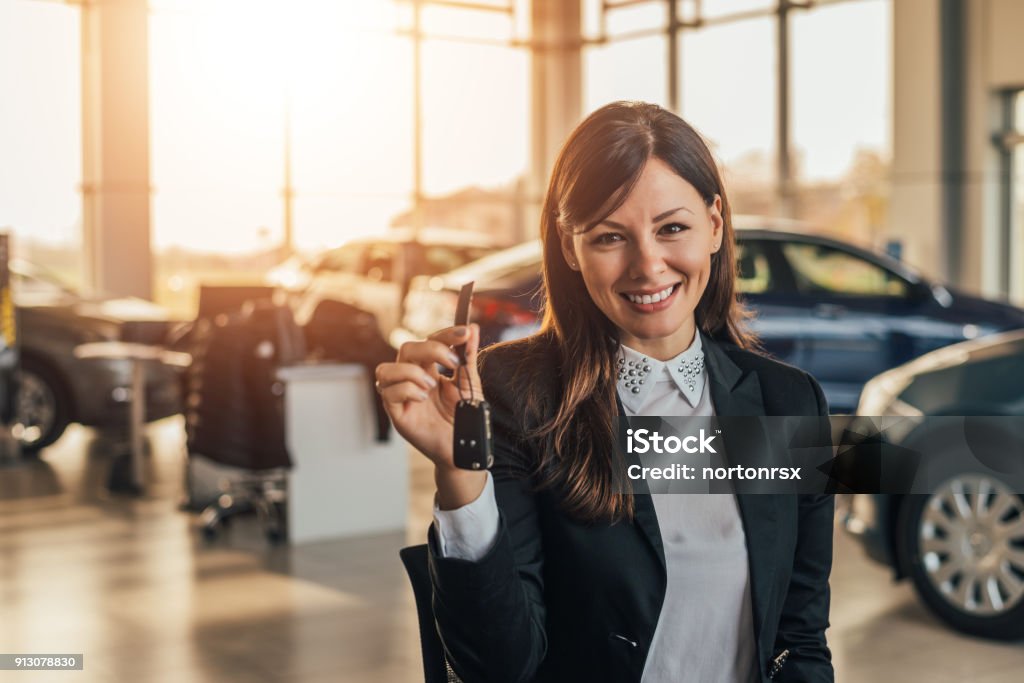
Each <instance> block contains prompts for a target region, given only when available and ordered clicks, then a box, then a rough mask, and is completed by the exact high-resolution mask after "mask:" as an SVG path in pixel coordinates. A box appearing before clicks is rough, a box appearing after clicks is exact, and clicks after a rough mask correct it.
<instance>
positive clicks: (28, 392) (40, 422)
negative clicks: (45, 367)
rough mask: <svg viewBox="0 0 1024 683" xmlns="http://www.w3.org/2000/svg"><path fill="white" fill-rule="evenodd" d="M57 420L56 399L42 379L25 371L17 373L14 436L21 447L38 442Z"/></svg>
mask: <svg viewBox="0 0 1024 683" xmlns="http://www.w3.org/2000/svg"><path fill="white" fill-rule="evenodd" d="M56 419H57V397H56V396H55V395H54V393H53V390H52V389H51V388H50V386H49V385H48V384H47V383H46V382H44V381H43V378H42V377H40V376H39V375H36V374H34V373H32V372H28V371H27V370H20V371H19V372H18V396H17V411H16V413H15V416H14V430H13V431H14V435H15V437H17V438H18V440H20V441H21V443H22V444H23V445H26V446H31V445H32V444H34V443H36V442H38V441H40V440H41V439H42V438H43V437H44V436H46V434H47V433H49V431H50V430H51V429H53V423H54V421H55V420H56Z"/></svg>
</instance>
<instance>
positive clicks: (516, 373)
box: [477, 332, 561, 412]
mask: <svg viewBox="0 0 1024 683" xmlns="http://www.w3.org/2000/svg"><path fill="white" fill-rule="evenodd" d="M560 358H561V352H560V349H559V347H558V342H557V340H556V339H555V338H554V335H553V334H551V333H549V332H538V333H536V334H533V335H530V336H529V337H526V338H524V339H517V340H515V341H509V342H501V343H499V344H495V345H493V346H489V347H487V348H486V349H484V350H482V351H481V352H480V355H479V357H478V359H477V369H478V370H479V372H480V381H481V382H482V384H483V390H484V395H485V397H486V398H487V400H488V402H490V403H491V404H492V405H496V406H502V405H505V406H507V407H508V408H509V409H510V410H512V411H513V412H520V411H521V409H522V408H523V407H524V405H525V404H526V403H530V405H532V406H534V407H537V408H540V407H546V409H549V408H550V406H551V405H553V404H554V403H555V402H557V400H558V397H559V396H560V395H561V389H560V387H561V372H560V370H559V368H560V367H561V360H560ZM528 397H529V399H530V400H529V401H527V398H528Z"/></svg>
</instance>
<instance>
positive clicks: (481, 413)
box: [452, 401, 494, 470]
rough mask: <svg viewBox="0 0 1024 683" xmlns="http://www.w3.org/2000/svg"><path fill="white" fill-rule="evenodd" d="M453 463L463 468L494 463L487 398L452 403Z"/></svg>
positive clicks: (489, 409) (480, 468) (482, 468)
mask: <svg viewBox="0 0 1024 683" xmlns="http://www.w3.org/2000/svg"><path fill="white" fill-rule="evenodd" d="M454 432H455V442H454V443H453V444H452V453H453V454H454V456H455V466H456V467H458V468H460V469H464V470H489V469H490V468H491V465H493V464H494V454H493V453H492V451H491V407H490V406H489V405H488V404H487V401H459V402H458V403H457V404H455V428H454Z"/></svg>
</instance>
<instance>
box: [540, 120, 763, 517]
mask: <svg viewBox="0 0 1024 683" xmlns="http://www.w3.org/2000/svg"><path fill="white" fill-rule="evenodd" d="M651 158H657V159H660V160H661V161H663V162H664V163H666V164H667V165H668V166H670V167H671V168H672V169H673V170H674V171H675V172H676V173H677V174H679V176H680V177H681V178H683V179H684V180H686V181H687V182H688V183H690V184H691V185H693V187H694V188H696V190H697V192H698V193H699V194H700V196H701V197H702V198H703V200H704V202H705V203H706V204H707V205H709V206H710V205H711V204H712V203H713V202H714V198H715V195H718V196H719V197H721V202H722V205H721V215H722V219H723V235H722V245H721V248H720V249H719V250H718V251H717V252H715V253H714V254H712V255H711V275H710V278H709V280H708V284H707V288H706V290H705V291H704V294H703V296H702V297H701V299H700V302H699V304H698V305H697V309H696V312H695V317H696V324H697V327H698V328H699V329H700V330H701V331H703V332H704V333H705V334H707V335H708V336H709V337H711V338H712V339H714V340H716V341H724V342H729V343H732V344H735V345H737V346H739V347H740V348H751V347H754V346H755V345H756V341H755V339H754V337H753V336H752V335H751V334H750V333H748V332H747V331H746V329H745V325H744V321H745V319H746V318H747V317H748V314H747V312H746V311H745V309H744V308H743V306H742V305H741V304H740V303H739V302H737V300H736V292H735V283H736V244H735V235H734V232H733V227H732V217H731V213H730V209H729V201H728V199H727V197H726V193H725V187H724V186H723V184H722V178H721V175H720V174H719V171H718V167H717V165H716V164H715V160H714V158H713V157H712V155H711V152H710V150H709V149H708V147H707V145H706V144H705V142H704V140H703V139H702V138H701V137H700V135H699V134H698V133H697V131H695V130H694V129H693V128H692V127H691V126H690V125H689V124H687V123H686V122H685V121H683V120H682V119H681V118H679V117H678V116H676V115H675V114H673V113H671V112H669V111H666V110H665V109H662V108H661V107H659V106H657V105H653V104H647V103H642V102H614V103H612V104H608V105H606V106H604V107H601V108H600V109H598V110H597V111H595V112H594V113H592V114H591V115H590V116H588V117H587V118H586V119H585V120H584V121H583V122H582V123H580V124H579V125H578V126H577V127H576V129H575V130H574V131H573V132H572V134H571V135H570V136H569V139H568V140H567V141H566V142H565V145H564V146H563V147H562V149H561V151H560V152H559V154H558V158H557V159H556V161H555V166H554V169H553V171H552V173H551V181H550V183H549V185H548V190H547V195H546V197H545V199H544V206H543V213H542V215H541V226H540V227H541V238H542V240H543V246H544V258H543V261H544V265H543V268H544V289H545V292H546V297H545V304H544V313H543V323H542V328H541V332H540V333H539V334H540V335H543V336H547V337H548V338H549V339H551V340H552V341H553V342H554V344H553V346H554V348H555V349H557V351H556V353H557V355H558V358H557V362H558V367H559V372H558V375H559V379H560V391H561V400H560V401H558V402H557V403H556V404H555V405H554V406H551V405H546V404H547V403H548V402H547V401H545V400H544V398H543V397H542V396H541V392H536V393H535V392H527V393H526V397H525V408H526V412H527V414H528V415H533V416H535V418H536V421H535V422H534V424H536V425H538V426H537V427H536V428H535V429H533V430H532V433H531V435H530V436H531V437H532V438H534V439H537V440H538V443H539V448H538V451H539V453H540V454H541V459H540V462H539V463H538V468H537V474H538V476H539V484H540V486H541V487H542V488H543V487H557V488H558V489H559V490H560V491H561V492H562V494H563V496H562V497H563V500H562V504H563V506H564V508H565V510H566V511H567V512H568V513H570V514H571V515H572V516H574V517H577V518H579V519H582V520H585V521H597V520H608V521H613V522H614V521H616V520H619V519H623V518H630V519H631V518H632V516H633V512H634V506H633V497H632V496H631V495H623V494H622V493H621V491H623V490H626V489H624V488H623V487H622V473H623V472H624V469H625V468H624V463H622V462H618V461H617V460H618V459H620V458H621V456H619V455H617V454H616V452H615V449H614V448H613V444H614V442H615V434H614V420H615V418H616V416H617V415H618V409H617V406H616V402H615V392H616V389H615V380H614V378H615V366H614V363H615V354H616V352H617V350H618V339H619V331H618V328H617V327H616V326H615V325H614V324H613V323H612V322H611V321H610V320H609V319H608V318H607V317H606V316H605V314H604V313H603V312H602V311H601V310H600V309H599V308H598V307H597V305H596V304H595V303H594V302H593V300H592V299H591V298H590V295H589V293H588V292H587V289H586V286H585V285H584V282H583V277H582V275H581V274H580V273H579V272H577V271H575V270H572V269H571V268H569V266H568V264H566V262H565V258H564V257H563V254H562V251H561V244H560V242H561V234H562V233H579V232H586V231H588V230H591V229H592V228H593V227H594V226H596V225H597V224H598V223H600V222H601V221H603V220H604V219H605V218H606V217H608V216H609V215H611V214H612V213H613V212H614V211H615V210H616V209H617V208H618V207H619V206H621V205H622V204H623V202H624V201H625V200H626V198H627V196H628V195H629V193H630V192H631V191H632V189H633V186H634V185H635V184H636V182H637V180H638V179H639V178H640V175H641V173H642V172H643V169H644V166H645V165H646V163H647V162H648V160H650V159H651Z"/></svg>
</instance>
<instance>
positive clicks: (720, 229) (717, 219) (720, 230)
mask: <svg viewBox="0 0 1024 683" xmlns="http://www.w3.org/2000/svg"><path fill="white" fill-rule="evenodd" d="M708 217H709V218H710V219H711V253H712V254H714V253H717V252H718V250H719V249H721V248H722V240H723V239H725V219H724V218H722V195H719V194H716V195H715V200H714V201H713V202H711V204H710V205H709V206H708Z"/></svg>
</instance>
